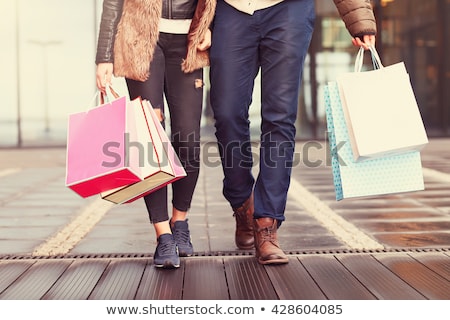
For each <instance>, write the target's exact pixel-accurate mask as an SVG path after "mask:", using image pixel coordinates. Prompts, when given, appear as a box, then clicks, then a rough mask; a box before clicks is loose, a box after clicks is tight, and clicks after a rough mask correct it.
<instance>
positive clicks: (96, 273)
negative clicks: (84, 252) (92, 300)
mask: <svg viewBox="0 0 450 320" xmlns="http://www.w3.org/2000/svg"><path fill="white" fill-rule="evenodd" d="M109 262H110V260H109V259H89V260H78V261H74V262H73V263H72V264H71V265H70V266H69V267H68V268H67V270H66V271H65V272H64V273H63V275H62V276H61V278H59V279H58V281H57V282H56V283H55V285H54V286H53V287H52V288H51V289H50V290H49V291H48V292H47V293H46V294H45V295H44V296H43V297H42V299H43V300H86V299H87V298H88V297H89V295H90V294H91V292H92V290H93V289H94V287H95V285H96V284H97V282H98V280H99V279H100V277H101V276H102V274H103V272H104V271H105V269H106V268H107V266H108V264H109Z"/></svg>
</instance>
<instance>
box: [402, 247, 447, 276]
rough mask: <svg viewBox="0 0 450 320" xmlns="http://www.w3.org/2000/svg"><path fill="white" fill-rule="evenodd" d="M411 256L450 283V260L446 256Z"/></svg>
mask: <svg viewBox="0 0 450 320" xmlns="http://www.w3.org/2000/svg"><path fill="white" fill-rule="evenodd" d="M409 255H410V256H411V257H413V258H414V259H416V260H417V261H419V262H420V263H422V264H423V265H425V266H427V267H428V268H430V269H431V270H433V271H434V272H436V273H437V274H439V275H440V276H441V277H443V278H444V279H446V280H447V281H450V259H449V257H448V256H447V255H446V254H444V253H437V252H435V253H432V252H430V253H428V252H427V253H423V252H414V253H410V254H409Z"/></svg>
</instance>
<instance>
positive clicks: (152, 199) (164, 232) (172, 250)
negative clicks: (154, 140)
mask: <svg viewBox="0 0 450 320" xmlns="http://www.w3.org/2000/svg"><path fill="white" fill-rule="evenodd" d="M162 40H164V39H162ZM160 45H161V43H158V46H157V47H156V49H155V54H154V58H153V61H152V63H151V65H150V69H151V74H150V77H149V78H148V79H147V80H146V81H144V82H141V81H135V80H130V79H126V82H127V85H128V91H129V94H130V99H132V100H133V99H136V98H138V97H141V98H142V99H145V100H148V101H150V103H151V104H152V106H153V108H155V109H158V110H160V111H161V113H163V112H164V78H165V76H164V74H165V67H164V61H165V57H164V52H163V50H162V48H161V46H160ZM163 125H164V124H163ZM167 200H168V199H167V187H163V188H161V189H159V190H157V191H155V192H152V193H151V194H149V195H147V196H145V197H144V201H145V205H146V207H147V211H148V215H149V219H150V222H151V223H152V224H153V227H154V229H155V233H156V238H157V242H158V245H157V247H156V250H155V254H154V258H153V261H154V264H155V266H157V267H163V268H173V267H179V265H180V259H179V256H178V253H177V245H176V241H175V239H174V238H173V235H172V231H171V228H170V225H169V214H168V205H167Z"/></svg>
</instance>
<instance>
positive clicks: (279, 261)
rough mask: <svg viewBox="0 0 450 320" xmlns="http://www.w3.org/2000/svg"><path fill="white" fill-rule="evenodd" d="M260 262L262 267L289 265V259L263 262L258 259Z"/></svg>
mask: <svg viewBox="0 0 450 320" xmlns="http://www.w3.org/2000/svg"><path fill="white" fill-rule="evenodd" d="M258 262H259V263H260V264H262V265H267V264H273V265H277V264H287V263H289V259H288V258H283V259H271V260H261V259H259V258H258Z"/></svg>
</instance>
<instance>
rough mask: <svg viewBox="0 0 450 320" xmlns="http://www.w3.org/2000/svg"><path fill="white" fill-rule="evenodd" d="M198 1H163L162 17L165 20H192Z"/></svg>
mask: <svg viewBox="0 0 450 320" xmlns="http://www.w3.org/2000/svg"><path fill="white" fill-rule="evenodd" d="M196 6H197V0H196V1H192V0H162V17H163V18H165V19H192V17H193V16H194V12H195V8H196Z"/></svg>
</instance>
